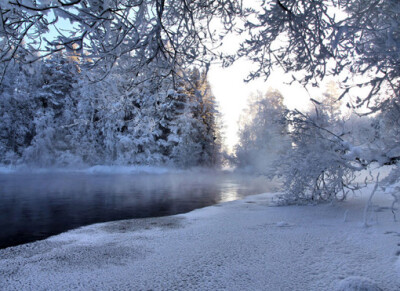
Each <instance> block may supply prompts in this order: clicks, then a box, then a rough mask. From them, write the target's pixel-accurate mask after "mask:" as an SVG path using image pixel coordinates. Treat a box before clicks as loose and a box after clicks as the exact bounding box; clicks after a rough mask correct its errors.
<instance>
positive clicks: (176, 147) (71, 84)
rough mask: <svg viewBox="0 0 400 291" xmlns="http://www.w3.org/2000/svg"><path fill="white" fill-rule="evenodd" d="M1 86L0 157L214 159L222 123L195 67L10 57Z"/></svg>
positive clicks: (49, 162) (187, 162)
mask: <svg viewBox="0 0 400 291" xmlns="http://www.w3.org/2000/svg"><path fill="white" fill-rule="evenodd" d="M9 66H10V67H9V68H8V69H7V74H6V75H5V76H4V79H3V80H2V82H1V87H0V96H1V97H0V163H1V164H6V165H16V164H28V165H35V166H41V167H46V166H68V165H94V164H118V165H130V164H136V165H138V164H139V165H174V166H179V167H190V166H215V165H218V164H219V163H220V161H221V158H220V157H221V156H220V152H221V144H222V138H221V130H220V129H221V126H220V123H219V122H220V119H219V112H218V109H217V104H216V101H215V98H214V96H213V94H212V92H211V88H210V85H209V83H208V82H207V77H206V74H205V73H204V72H201V71H199V70H197V69H193V70H190V71H185V72H182V71H178V70H177V72H172V73H170V74H168V75H166V76H156V74H155V73H154V70H153V71H151V72H148V73H147V71H143V72H142V73H141V74H136V75H135V76H134V77H131V74H129V73H128V70H129V67H128V66H126V64H124V63H123V60H121V61H120V62H119V63H116V64H115V65H114V67H113V69H112V70H108V71H106V73H105V74H104V72H100V70H98V71H97V72H93V71H85V70H83V69H82V68H81V67H80V65H79V59H78V57H76V56H72V55H70V56H66V55H64V54H61V53H57V54H53V55H52V56H51V58H45V59H42V60H40V61H37V62H34V63H33V64H29V65H27V64H22V63H20V62H14V63H10V65H9Z"/></svg>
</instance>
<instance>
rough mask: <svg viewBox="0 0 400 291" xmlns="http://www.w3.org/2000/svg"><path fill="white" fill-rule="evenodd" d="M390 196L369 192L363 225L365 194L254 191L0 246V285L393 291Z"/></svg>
mask: <svg viewBox="0 0 400 291" xmlns="http://www.w3.org/2000/svg"><path fill="white" fill-rule="evenodd" d="M369 190H370V189H369ZM388 196H389V195H386V194H382V193H377V194H376V196H374V200H373V203H374V204H377V205H379V207H378V206H377V205H374V207H372V208H371V209H373V211H372V213H371V219H372V220H373V221H375V223H374V224H373V223H371V224H370V225H371V226H370V227H363V226H362V225H363V224H362V221H363V209H364V205H365V202H366V200H367V198H368V191H366V192H365V195H361V196H358V197H351V198H350V199H349V201H347V202H344V203H340V204H338V203H331V204H324V205H308V206H286V207H274V206H273V203H271V202H272V201H273V197H274V195H273V194H260V195H255V196H250V197H247V198H246V199H244V200H241V201H233V202H228V203H224V204H219V205H215V206H211V207H207V208H203V209H198V210H195V211H192V212H190V213H187V214H183V215H176V216H170V217H161V218H148V219H133V220H124V221H117V222H109V223H101V224H95V225H91V226H87V227H82V228H79V229H76V230H73V231H69V232H66V233H63V234H61V235H57V236H54V237H51V238H49V239H46V240H44V241H39V242H35V243H30V244H26V245H21V246H17V247H11V248H7V249H3V250H0V258H1V260H0V278H1V280H0V290H72V289H77V290H151V289H152V290H335V289H336V290H400V262H399V259H400V257H399V254H400V231H399V223H398V222H394V220H393V215H392V213H391V210H390V207H389V206H390V203H391V200H390V197H388ZM346 212H347V214H346V222H344V221H343V216H344V213H346ZM379 288H380V289H379Z"/></svg>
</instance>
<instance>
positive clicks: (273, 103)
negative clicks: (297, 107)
mask: <svg viewBox="0 0 400 291" xmlns="http://www.w3.org/2000/svg"><path fill="white" fill-rule="evenodd" d="M286 114H287V109H286V107H285V106H284V105H283V96H282V95H281V93H280V92H279V91H276V90H272V89H269V90H268V91H267V93H266V94H264V95H263V94H262V93H260V92H258V93H257V94H256V95H253V96H252V97H251V98H250V101H249V105H248V108H247V109H246V110H245V111H244V113H243V115H242V116H241V122H240V128H239V143H238V145H237V146H236V148H235V155H236V163H237V166H238V167H239V168H242V169H248V170H252V171H255V172H259V173H266V172H268V171H269V170H270V169H271V168H272V166H273V163H274V161H276V159H279V156H280V155H281V154H282V153H284V152H285V151H287V150H288V149H289V148H290V141H289V139H288V137H287V130H288V129H287V122H286Z"/></svg>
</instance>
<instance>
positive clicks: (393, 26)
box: [239, 0, 400, 111]
mask: <svg viewBox="0 0 400 291" xmlns="http://www.w3.org/2000/svg"><path fill="white" fill-rule="evenodd" d="M399 13H400V3H399V2H398V1H397V0H377V1H365V0H356V1H354V0H313V1H309V0H295V1H293V0H277V1H263V8H262V12H261V13H260V12H259V11H257V10H254V11H253V13H252V14H253V17H251V18H248V21H247V24H246V30H247V31H248V32H249V33H250V37H249V39H247V40H246V41H245V42H244V43H243V45H242V47H241V49H240V51H239V55H240V56H246V57H249V58H250V59H251V60H252V61H253V62H255V63H257V65H258V66H257V69H256V71H254V72H253V73H252V74H251V75H250V76H249V78H250V79H253V78H257V77H260V76H265V77H268V76H269V75H270V73H271V71H272V70H274V69H275V68H276V67H281V68H283V69H284V71H285V72H288V73H292V74H293V78H294V79H295V80H299V81H300V82H301V83H303V84H304V85H308V84H310V83H312V84H313V85H316V86H318V84H319V81H320V80H321V79H323V78H324V77H326V76H329V75H331V76H332V75H333V76H337V75H339V76H340V78H341V83H342V86H343V87H344V88H345V90H344V93H346V92H347V91H348V90H349V89H350V88H351V87H353V86H361V87H363V86H367V87H368V88H369V89H370V90H369V93H368V94H367V95H365V96H361V98H359V99H358V100H357V103H356V104H355V105H354V106H355V107H360V106H363V105H367V106H368V107H369V108H370V109H371V110H373V111H374V110H378V109H379V108H380V106H381V105H382V101H383V100H387V99H388V98H399V77H400V71H399V70H400V69H399V65H398V64H399V57H400V17H399ZM341 73H343V74H341ZM361 75H362V76H363V79H361V80H360V79H358V81H356V80H352V78H351V77H353V76H354V77H358V76H361ZM378 97H379V98H378Z"/></svg>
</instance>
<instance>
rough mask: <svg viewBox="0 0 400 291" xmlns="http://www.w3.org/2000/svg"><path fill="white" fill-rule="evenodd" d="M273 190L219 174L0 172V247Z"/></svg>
mask: <svg viewBox="0 0 400 291" xmlns="http://www.w3.org/2000/svg"><path fill="white" fill-rule="evenodd" d="M274 188H275V187H274V185H273V184H272V183H269V182H268V181H267V180H266V179H265V178H264V177H254V176H248V175H241V176H240V175H237V174H232V173H223V172H212V173H203V172H202V173H192V172H183V173H169V174H86V173H53V174H49V173H46V174H44V173H41V174H39V173H36V174H32V173H20V174H16V173H14V174H0V189H1V190H0V229H1V232H0V248H5V247H8V246H13V245H18V244H22V243H27V242H31V241H35V240H39V239H44V238H46V237H49V236H51V235H54V234H58V233H61V232H64V231H66V230H69V229H73V228H77V227H79V226H83V225H88V224H92V223H97V222H105V221H113V220H120V219H129V218H144V217H155V216H165V215H173V214H178V213H185V212H188V211H191V210H193V209H196V208H201V207H205V206H209V205H213V204H216V203H219V202H225V201H231V200H235V199H240V198H242V197H245V196H247V195H252V194H258V193H263V192H268V191H272V190H273V189H274Z"/></svg>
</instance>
